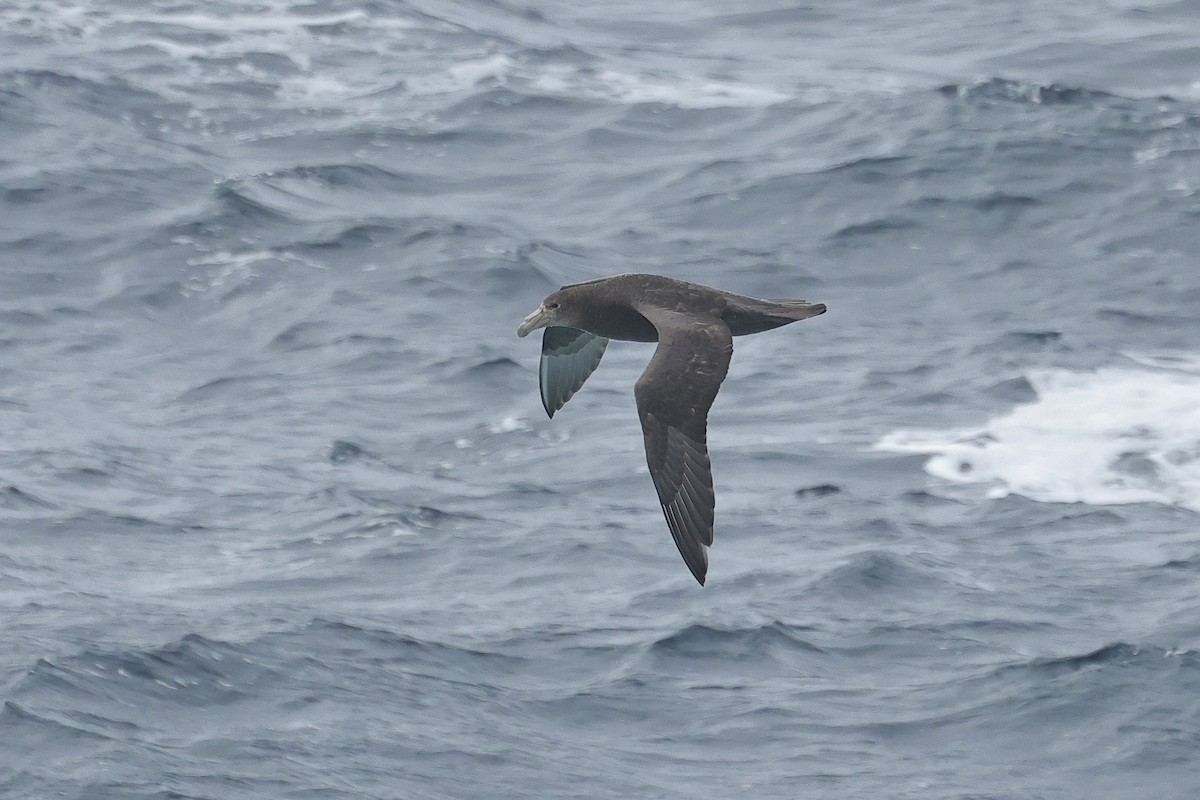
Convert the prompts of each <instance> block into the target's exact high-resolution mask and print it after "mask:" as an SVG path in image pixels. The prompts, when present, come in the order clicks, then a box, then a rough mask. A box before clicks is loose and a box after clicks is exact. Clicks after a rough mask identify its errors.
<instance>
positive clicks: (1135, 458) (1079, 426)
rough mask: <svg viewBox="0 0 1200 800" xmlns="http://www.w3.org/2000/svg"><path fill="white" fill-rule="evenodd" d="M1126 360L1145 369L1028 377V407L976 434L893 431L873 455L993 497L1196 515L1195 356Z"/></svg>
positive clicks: (1198, 397) (1199, 423) (1199, 432)
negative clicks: (915, 465)
mask: <svg viewBox="0 0 1200 800" xmlns="http://www.w3.org/2000/svg"><path fill="white" fill-rule="evenodd" d="M1129 358H1130V359H1131V360H1132V361H1134V362H1135V363H1137V364H1138V365H1139V366H1140V367H1142V368H1131V367H1106V368H1103V369H1098V370H1095V371H1092V372H1071V371H1067V370H1042V371H1037V372H1033V373H1031V374H1029V375H1028V376H1027V379H1028V380H1029V382H1030V384H1031V385H1032V386H1033V388H1034V391H1035V392H1036V393H1037V400H1036V401H1034V402H1033V403H1030V404H1028V405H1022V406H1018V407H1016V408H1014V409H1013V410H1012V411H1010V412H1009V413H1007V414H1005V415H1004V416H1000V417H997V418H995V419H992V420H989V421H988V422H987V423H986V424H985V425H983V426H982V427H980V428H977V429H974V430H948V431H936V430H908V431H896V432H894V433H891V434H888V435H887V436H885V437H883V439H882V440H881V441H880V442H879V443H878V444H876V445H875V449H877V450H882V451H885V452H892V453H923V454H928V455H929V456H930V458H929V460H928V461H927V462H926V464H925V470H926V471H927V472H928V473H929V474H931V475H933V476H935V477H937V478H940V479H942V480H946V481H951V482H955V483H980V484H984V485H986V486H987V487H988V494H989V496H992V497H1003V496H1005V495H1007V494H1010V493H1013V494H1020V495H1023V496H1025V497H1029V498H1031V499H1033V500H1038V501H1041V502H1050V503H1088V504H1092V505H1118V504H1124V503H1161V504H1164V505H1172V506H1178V507H1181V508H1187V509H1191V510H1193V511H1197V512H1200V357H1197V356H1195V355H1163V354H1158V355H1134V354H1130V355H1129ZM1147 367H1148V368H1147Z"/></svg>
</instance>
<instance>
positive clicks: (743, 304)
mask: <svg viewBox="0 0 1200 800" xmlns="http://www.w3.org/2000/svg"><path fill="white" fill-rule="evenodd" d="M824 313H825V304H824V303H810V302H808V301H807V300H757V299H754V298H751V297H745V298H742V297H739V298H738V299H737V300H736V301H734V302H731V303H730V304H729V306H728V307H727V308H726V309H725V312H724V313H723V314H721V319H722V320H724V321H725V324H726V325H728V326H729V331H730V332H731V333H732V334H733V335H734V336H745V335H746V334H749V333H760V332H761V331H769V330H771V329H772V328H778V327H780V326H781V325H787V324H789V323H791V322H799V321H800V320H802V319H808V318H809V317H815V316H817V315H818V314H824Z"/></svg>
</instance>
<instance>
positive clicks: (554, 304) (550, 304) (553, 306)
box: [546, 303, 558, 311]
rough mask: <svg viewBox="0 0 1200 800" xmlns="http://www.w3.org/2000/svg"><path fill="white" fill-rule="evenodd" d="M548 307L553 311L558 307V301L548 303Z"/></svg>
mask: <svg viewBox="0 0 1200 800" xmlns="http://www.w3.org/2000/svg"><path fill="white" fill-rule="evenodd" d="M546 308H548V309H550V310H551V311H553V310H554V309H556V308H558V303H546Z"/></svg>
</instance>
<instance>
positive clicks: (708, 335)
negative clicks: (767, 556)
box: [634, 308, 733, 584]
mask: <svg viewBox="0 0 1200 800" xmlns="http://www.w3.org/2000/svg"><path fill="white" fill-rule="evenodd" d="M638 310H639V311H641V313H642V314H643V315H644V316H645V317H646V318H647V319H649V320H650V321H651V322H652V323H654V326H655V327H656V328H657V329H658V349H657V350H655V351H654V357H653V358H651V359H650V364H649V365H648V366H647V367H646V370H645V372H643V373H642V376H641V377H640V378H639V379H638V382H637V384H636V385H635V386H634V394H635V396H636V397H637V406H638V415H639V416H640V417H641V420H642V433H643V435H644V436H645V440H646V463H647V464H648V465H649V467H650V477H651V478H652V479H653V480H654V488H655V490H657V492H658V499H659V502H660V503H661V504H662V509H663V515H664V516H665V517H666V518H667V527H668V528H670V529H671V536H672V537H673V538H674V539H675V545H676V546H677V547H678V548H679V552H680V554H681V555H682V556H683V560H684V562H685V563H686V564H687V565H688V569H690V570H691V571H692V575H694V576H695V577H696V580H698V581H699V582H700V583H701V584H703V583H704V578H705V575H706V574H707V573H708V546H709V545H711V544H712V542H713V517H714V507H715V495H714V494H713V482H712V467H711V464H710V462H709V459H708V410H709V409H710V408H711V407H712V404H713V400H715V399H716V397H717V390H718V389H720V388H721V382H722V381H723V380H725V374H726V373H727V372H728V371H729V359H730V356H731V355H732V353H733V336H732V334H730V332H729V328H727V327H726V326H725V324H724V323H723V322H721V321H720V320H714V319H711V318H706V317H693V316H691V315H687V314H682V313H679V312H674V311H664V310H661V309H640V308H639V309H638Z"/></svg>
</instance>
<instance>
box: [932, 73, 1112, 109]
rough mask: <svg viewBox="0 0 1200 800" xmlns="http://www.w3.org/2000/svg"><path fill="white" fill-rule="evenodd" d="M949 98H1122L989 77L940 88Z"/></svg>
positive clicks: (1084, 101) (1090, 101) (1080, 101)
mask: <svg viewBox="0 0 1200 800" xmlns="http://www.w3.org/2000/svg"><path fill="white" fill-rule="evenodd" d="M938 91H939V92H940V93H941V94H943V95H945V96H946V97H952V98H955V99H958V100H967V101H971V102H979V103H986V102H995V101H1004V102H1014V103H1028V104H1030V105H1041V106H1049V105H1102V104H1107V103H1109V102H1111V101H1113V100H1119V99H1124V98H1119V97H1118V96H1117V95H1114V94H1110V93H1109V92H1105V91H1101V90H1099V89H1088V88H1084V87H1077V86H1061V85H1059V84H1056V83H1046V84H1043V83H1031V82H1028V81H1019V80H1012V79H1009V78H987V79H983V80H979V81H976V82H974V83H950V84H946V85H944V86H942V87H940V88H939V89H938Z"/></svg>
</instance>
